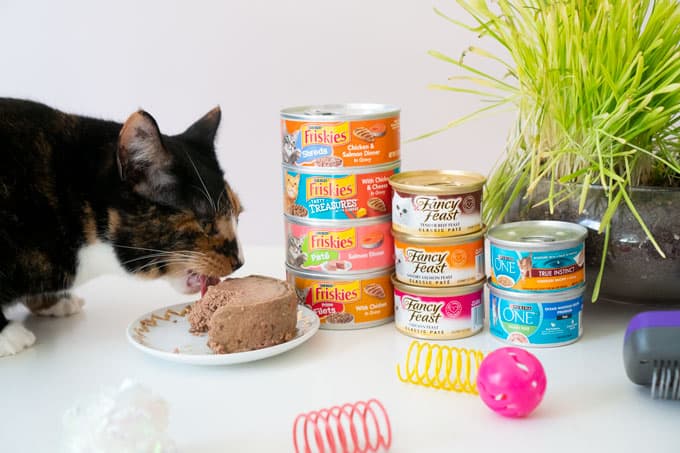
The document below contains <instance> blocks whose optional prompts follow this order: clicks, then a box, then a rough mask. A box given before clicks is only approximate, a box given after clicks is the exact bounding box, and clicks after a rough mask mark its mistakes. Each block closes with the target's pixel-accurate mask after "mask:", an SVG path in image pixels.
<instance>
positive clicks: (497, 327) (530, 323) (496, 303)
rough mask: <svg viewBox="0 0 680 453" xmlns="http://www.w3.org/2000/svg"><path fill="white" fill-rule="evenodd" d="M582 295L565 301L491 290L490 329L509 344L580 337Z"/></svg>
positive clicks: (556, 342)
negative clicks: (533, 300)
mask: <svg viewBox="0 0 680 453" xmlns="http://www.w3.org/2000/svg"><path fill="white" fill-rule="evenodd" d="M582 309H583V297H582V296H579V297H576V298H571V299H568V300H565V301H563V302H545V303H531V302H524V301H518V300H510V299H507V298H504V297H502V296H499V295H497V294H495V293H494V292H493V291H491V293H490V295H489V312H490V313H489V330H490V331H491V333H492V334H493V335H495V336H496V337H498V338H500V339H501V340H506V341H508V342H510V343H516V344H521V345H542V346H555V345H559V344H562V343H570V342H573V341H575V340H577V339H578V338H579V337H580V336H581V333H582V326H581V312H582Z"/></svg>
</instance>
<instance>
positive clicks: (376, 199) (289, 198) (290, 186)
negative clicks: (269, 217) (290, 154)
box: [283, 162, 399, 220]
mask: <svg viewBox="0 0 680 453" xmlns="http://www.w3.org/2000/svg"><path fill="white" fill-rule="evenodd" d="M398 172H399V163H398V162H397V163H392V164H389V165H382V166H378V167H364V168H360V169H351V171H350V170H348V169H334V170H329V169H323V168H316V167H313V168H303V167H295V166H290V165H283V186H284V187H283V198H284V213H285V214H288V215H290V216H294V217H301V218H306V219H312V220H324V219H325V220H351V219H361V218H370V217H382V216H389V215H390V210H391V207H392V205H391V198H392V189H391V187H390V184H389V182H388V181H389V178H390V177H391V176H392V175H394V174H396V173H398Z"/></svg>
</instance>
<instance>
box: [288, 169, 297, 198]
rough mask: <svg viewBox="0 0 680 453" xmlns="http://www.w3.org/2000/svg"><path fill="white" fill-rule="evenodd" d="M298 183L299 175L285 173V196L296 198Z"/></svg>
mask: <svg viewBox="0 0 680 453" xmlns="http://www.w3.org/2000/svg"><path fill="white" fill-rule="evenodd" d="M299 184H300V175H299V174H297V175H292V174H290V173H286V196H287V197H288V198H291V199H292V198H297V195H298V186H299Z"/></svg>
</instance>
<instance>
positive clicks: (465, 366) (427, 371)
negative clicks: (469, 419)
mask: <svg viewBox="0 0 680 453" xmlns="http://www.w3.org/2000/svg"><path fill="white" fill-rule="evenodd" d="M483 359H484V353H482V352H481V351H477V350H474V349H465V348H457V347H452V346H445V345H439V344H432V343H426V342H422V343H421V342H419V341H412V342H411V345H410V346H409V348H408V352H407V353H406V363H405V366H404V373H405V374H402V371H401V367H400V366H399V365H397V376H398V377H399V380H401V381H402V382H408V383H410V384H416V385H422V386H424V387H431V388H435V389H441V390H448V391H451V392H459V393H470V394H473V395H477V394H478V393H477V384H476V377H477V370H478V369H479V365H480V364H481V363H482V360H483Z"/></svg>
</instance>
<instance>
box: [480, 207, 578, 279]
mask: <svg viewBox="0 0 680 453" xmlns="http://www.w3.org/2000/svg"><path fill="white" fill-rule="evenodd" d="M587 234H588V231H587V230H586V228H585V227H583V226H581V225H578V224H576V223H570V222H561V221H552V220H536V221H524V222H511V223H504V224H501V225H498V226H495V227H493V228H490V229H489V232H488V235H487V237H488V240H489V258H490V260H491V263H490V268H491V278H490V283H491V285H492V286H495V287H496V288H499V289H502V290H506V291H516V292H527V291H531V292H534V291H535V292H554V291H566V290H570V289H572V288H577V287H580V286H582V285H583V284H584V283H585V245H584V241H585V238H586V236H587Z"/></svg>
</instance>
